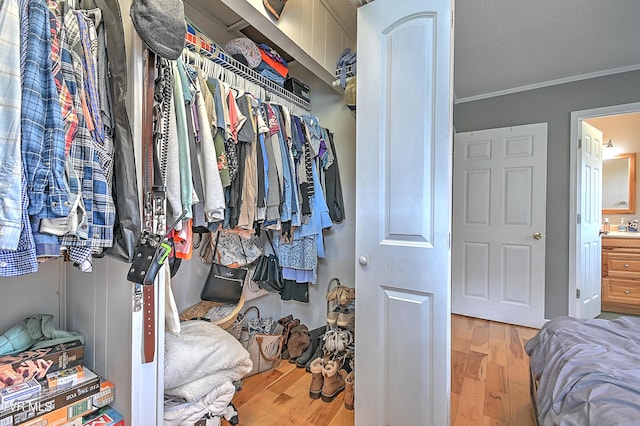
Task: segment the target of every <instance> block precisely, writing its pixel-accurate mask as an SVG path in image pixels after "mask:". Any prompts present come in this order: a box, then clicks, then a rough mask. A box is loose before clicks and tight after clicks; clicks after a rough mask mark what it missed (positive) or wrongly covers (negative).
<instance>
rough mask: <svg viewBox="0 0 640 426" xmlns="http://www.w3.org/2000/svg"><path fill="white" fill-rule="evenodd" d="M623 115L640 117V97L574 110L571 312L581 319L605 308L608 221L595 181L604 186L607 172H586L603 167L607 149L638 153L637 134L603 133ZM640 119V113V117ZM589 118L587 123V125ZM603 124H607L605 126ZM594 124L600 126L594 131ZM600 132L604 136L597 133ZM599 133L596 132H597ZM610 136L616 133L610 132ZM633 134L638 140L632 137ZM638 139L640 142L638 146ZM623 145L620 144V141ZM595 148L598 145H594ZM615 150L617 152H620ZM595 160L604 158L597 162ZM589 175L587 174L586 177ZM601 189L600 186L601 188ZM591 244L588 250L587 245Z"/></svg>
mask: <svg viewBox="0 0 640 426" xmlns="http://www.w3.org/2000/svg"><path fill="white" fill-rule="evenodd" d="M623 115H633V116H636V115H638V116H639V117H640V102H636V103H630V104H623V105H613V106H608V107H603V108H593V109H589V110H581V111H574V112H572V113H571V138H570V140H571V143H570V146H571V156H570V159H571V169H572V170H571V173H570V178H571V184H570V188H571V194H570V196H571V198H570V209H569V211H570V212H576V214H571V216H570V218H569V224H570V226H569V306H568V312H569V316H572V317H577V318H594V317H596V316H598V315H599V314H600V313H601V312H600V303H601V266H602V265H601V251H602V246H601V239H600V238H601V237H600V235H599V231H600V225H601V223H602V208H603V207H602V197H593V196H591V195H592V194H594V191H593V189H592V188H593V186H592V185H598V190H601V189H602V188H601V186H600V185H601V184H602V175H601V174H600V175H599V178H598V179H599V180H597V182H596V181H594V180H593V179H587V178H586V177H589V176H591V177H593V176H594V174H589V173H587V174H585V173H586V171H587V170H589V169H593V168H594V167H599V169H598V172H599V171H600V170H602V167H601V163H602V159H603V157H605V156H609V154H610V153H609V152H607V150H619V151H618V152H619V153H622V151H625V152H636V151H638V150H640V142H639V141H638V139H637V138H633V137H632V138H623V137H620V138H619V139H618V140H615V138H616V136H614V135H615V134H616V133H612V132H611V131H609V132H608V133H607V132H600V130H602V129H605V128H606V127H608V126H607V125H606V122H607V120H609V119H610V120H618V119H620V118H621V117H622V116H623ZM639 120H640V118H639ZM585 123H587V125H586V126H585ZM599 127H601V128H602V129H599ZM590 128H595V129H596V132H595V133H593V132H592V131H591V130H590ZM598 132H600V133H602V136H601V137H599V140H598V138H597V135H598ZM594 135H595V136H594ZM609 135H610V136H611V137H609ZM610 138H611V139H612V145H614V146H613V149H612V148H607V147H606V145H607V144H608V139H610ZM629 139H633V141H632V140H629ZM592 140H593V141H594V142H595V144H591V146H592V148H590V149H591V151H592V152H596V151H597V152H600V153H601V154H599V155H598V156H597V159H591V160H588V159H587V158H585V157H588V155H587V154H588V153H587V152H586V148H587V147H588V146H589V145H590V143H589V142H590V141H592ZM635 143H638V146H637V147H636V145H635ZM616 144H617V145H618V147H617V148H616V146H615V145H616ZM594 147H597V149H596V148H594ZM614 154H615V153H614ZM594 161H597V162H599V164H598V163H594ZM585 176H586V177H585ZM596 192H599V191H596ZM612 217H613V218H615V219H617V221H616V220H613V219H612V220H613V222H612V223H613V224H614V225H615V224H617V223H618V222H619V218H620V216H619V215H616V216H612ZM632 218H633V217H632V216H628V219H632ZM587 248H588V249H587Z"/></svg>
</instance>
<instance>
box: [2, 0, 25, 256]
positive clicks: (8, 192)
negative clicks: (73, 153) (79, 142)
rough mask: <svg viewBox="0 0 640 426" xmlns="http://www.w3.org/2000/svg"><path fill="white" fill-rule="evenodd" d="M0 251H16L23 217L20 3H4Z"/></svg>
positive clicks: (8, 1) (11, 0)
mask: <svg viewBox="0 0 640 426" xmlns="http://www.w3.org/2000/svg"><path fill="white" fill-rule="evenodd" d="M0 39H1V40H3V50H4V52H3V55H2V56H1V57H0V93H2V108H0V164H2V167H0V249H9V250H15V249H16V247H17V246H18V240H19V238H20V227H21V217H22V186H21V182H20V178H21V176H22V156H21V153H20V110H21V105H22V102H21V97H22V95H21V92H20V8H19V4H18V1H17V0H7V1H4V2H1V3H0Z"/></svg>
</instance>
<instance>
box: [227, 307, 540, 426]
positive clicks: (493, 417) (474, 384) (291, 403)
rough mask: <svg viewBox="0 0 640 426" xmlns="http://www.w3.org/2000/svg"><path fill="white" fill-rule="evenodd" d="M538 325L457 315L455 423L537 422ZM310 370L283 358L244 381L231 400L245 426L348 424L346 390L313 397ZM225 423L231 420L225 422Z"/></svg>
mask: <svg viewBox="0 0 640 426" xmlns="http://www.w3.org/2000/svg"><path fill="white" fill-rule="evenodd" d="M536 332H537V330H535V329H530V328H525V327H518V326H512V325H509V324H502V323H497V322H491V321H486V320H481V319H476V318H468V317H463V316H458V315H453V316H452V318H451V424H452V425H455V426H466V425H478V426H489V425H490V426H503V425H511V426H529V425H531V426H533V425H535V421H534V417H533V408H532V405H531V399H530V397H529V360H528V357H527V355H526V353H525V352H524V344H525V343H526V342H527V340H529V339H530V338H531V337H532V336H533V335H534V334H535V333H536ZM310 383H311V374H309V373H307V372H306V371H305V369H304V368H296V366H295V364H291V363H289V362H288V361H284V362H282V363H281V364H280V366H279V367H278V369H276V370H273V371H270V372H266V373H261V374H257V375H254V376H251V377H248V378H246V379H245V380H244V385H243V389H242V390H240V391H239V392H237V393H236V395H235V397H234V399H233V404H234V405H235V407H236V408H237V409H238V412H239V419H240V425H241V426H271V425H274V426H275V425H278V426H286V425H291V426H300V425H309V426H311V425H317V426H320V425H326V426H348V425H352V424H353V415H354V412H353V411H350V410H347V409H345V408H344V403H343V400H342V394H340V395H339V396H338V397H337V398H336V399H335V400H334V401H333V402H331V403H325V402H322V400H321V399H315V400H313V399H311V398H309V384H310ZM222 424H223V425H228V423H227V422H226V421H223V422H222Z"/></svg>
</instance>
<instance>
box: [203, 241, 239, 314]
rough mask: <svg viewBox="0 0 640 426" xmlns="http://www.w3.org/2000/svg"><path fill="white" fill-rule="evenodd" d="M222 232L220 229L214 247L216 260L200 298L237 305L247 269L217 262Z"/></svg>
mask: <svg viewBox="0 0 640 426" xmlns="http://www.w3.org/2000/svg"><path fill="white" fill-rule="evenodd" d="M220 232H221V231H220V230H219V231H218V234H217V236H216V244H215V246H214V248H213V256H214V262H213V263H212V264H211V269H209V273H208V274H207V279H206V280H205V282H204V286H203V287H202V291H201V292H200V299H202V300H207V301H209V302H219V303H225V304H229V305H237V304H238V302H239V301H240V297H241V296H242V287H243V286H244V280H245V279H246V277H247V269H246V268H230V267H228V266H225V265H221V264H220V263H216V262H215V255H216V253H217V252H218V241H219V239H220ZM238 238H240V237H238ZM240 244H241V245H242V239H240ZM243 251H244V248H243ZM245 256H246V255H245Z"/></svg>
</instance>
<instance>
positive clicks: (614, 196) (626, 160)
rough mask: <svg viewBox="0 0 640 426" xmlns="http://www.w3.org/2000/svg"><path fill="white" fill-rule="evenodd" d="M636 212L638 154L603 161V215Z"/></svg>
mask: <svg viewBox="0 0 640 426" xmlns="http://www.w3.org/2000/svg"><path fill="white" fill-rule="evenodd" d="M635 212H636V154H635V153H632V154H620V155H617V156H615V157H613V158H609V159H605V160H602V214H623V213H635Z"/></svg>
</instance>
